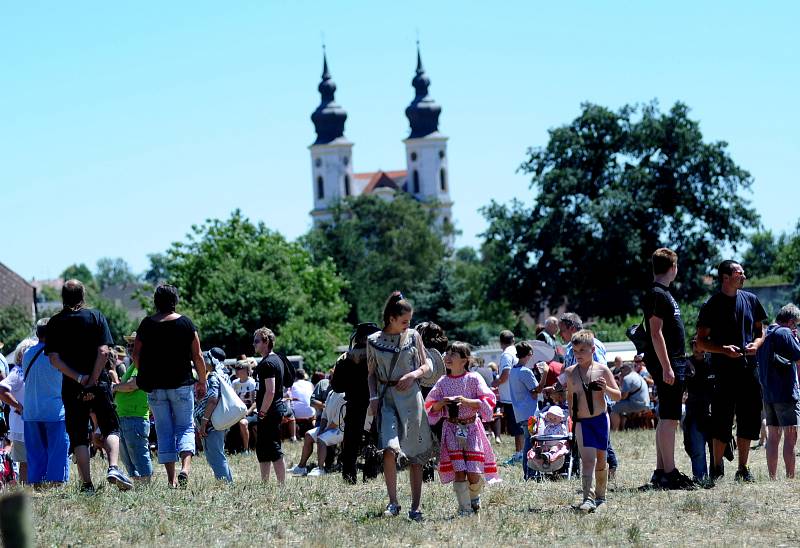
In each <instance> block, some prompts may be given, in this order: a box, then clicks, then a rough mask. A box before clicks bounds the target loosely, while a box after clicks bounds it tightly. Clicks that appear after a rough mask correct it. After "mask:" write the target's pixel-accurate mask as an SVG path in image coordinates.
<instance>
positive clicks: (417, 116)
mask: <svg viewBox="0 0 800 548" xmlns="http://www.w3.org/2000/svg"><path fill="white" fill-rule="evenodd" d="M411 85H412V86H414V91H415V92H416V93H415V95H414V100H413V101H411V104H410V105H408V108H406V117H407V118H408V121H409V123H410V124H411V135H409V136H408V138H409V139H415V138H418V137H425V136H427V135H430V134H431V133H435V132H437V131H439V114H440V113H441V112H442V107H440V106H439V105H438V104H436V102H435V101H434V100H433V99H432V98H431V96H430V95H428V86H430V85H431V80H430V78H428V75H427V74H425V69H424V68H422V57H421V56H420V53H419V46H417V73H416V75H414V79H413V80H412V81H411Z"/></svg>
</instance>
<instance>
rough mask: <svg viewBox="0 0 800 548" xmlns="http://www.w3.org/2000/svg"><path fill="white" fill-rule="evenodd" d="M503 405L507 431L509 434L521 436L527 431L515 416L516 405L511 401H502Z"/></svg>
mask: <svg viewBox="0 0 800 548" xmlns="http://www.w3.org/2000/svg"><path fill="white" fill-rule="evenodd" d="M500 405H502V406H503V417H504V419H505V421H506V432H508V435H509V436H521V435H522V434H524V433H525V431H524V430H523V429H522V428H520V427H519V424H517V418H516V417H515V416H514V406H513V405H512V404H510V403H501V404H500Z"/></svg>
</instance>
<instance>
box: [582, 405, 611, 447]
mask: <svg viewBox="0 0 800 548" xmlns="http://www.w3.org/2000/svg"><path fill="white" fill-rule="evenodd" d="M578 424H579V425H580V427H581V435H580V438H578V439H579V440H580V444H581V445H582V446H583V447H594V448H595V449H598V450H600V451H607V450H608V438H609V433H608V432H609V427H608V414H607V413H601V414H599V415H597V416H596V417H591V418H588V419H578Z"/></svg>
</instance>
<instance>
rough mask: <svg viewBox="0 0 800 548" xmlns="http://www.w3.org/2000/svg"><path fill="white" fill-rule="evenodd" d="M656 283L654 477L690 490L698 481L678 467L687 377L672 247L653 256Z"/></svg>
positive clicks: (649, 355)
mask: <svg viewBox="0 0 800 548" xmlns="http://www.w3.org/2000/svg"><path fill="white" fill-rule="evenodd" d="M651 262H652V264H653V285H652V287H651V288H650V292H649V293H648V294H647V296H646V297H645V299H644V302H643V305H644V317H645V319H646V320H647V332H648V333H649V334H650V338H649V344H648V345H647V349H646V350H645V358H644V361H645V363H646V364H647V369H648V370H649V371H650V374H651V375H652V376H653V379H654V380H655V384H656V389H657V391H658V419H659V420H658V426H656V470H655V472H653V477H652V479H651V480H650V481H651V483H652V484H653V486H654V487H660V488H666V489H690V488H693V486H694V483H693V482H692V480H691V479H690V478H688V477H687V476H685V475H684V474H682V473H681V472H679V471H678V469H677V468H676V467H675V432H676V430H677V428H678V423H679V422H680V420H681V412H682V403H683V391H684V388H685V380H686V356H685V355H686V343H685V332H684V327H683V318H682V317H681V309H680V307H678V303H677V302H675V299H674V298H673V297H672V294H671V293H670V292H669V286H670V284H671V283H672V282H673V281H675V277H676V276H677V275H678V255H677V254H676V253H675V252H674V251H672V250H671V249H667V248H665V247H662V248H661V249H657V250H656V251H655V252H654V253H653V255H652V257H651Z"/></svg>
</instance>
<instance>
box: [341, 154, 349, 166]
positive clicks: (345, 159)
mask: <svg viewBox="0 0 800 548" xmlns="http://www.w3.org/2000/svg"><path fill="white" fill-rule="evenodd" d="M348 162H350V158H348V157H347V156H345V157H344V158H342V163H343V164H344V165H347V164H348Z"/></svg>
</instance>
